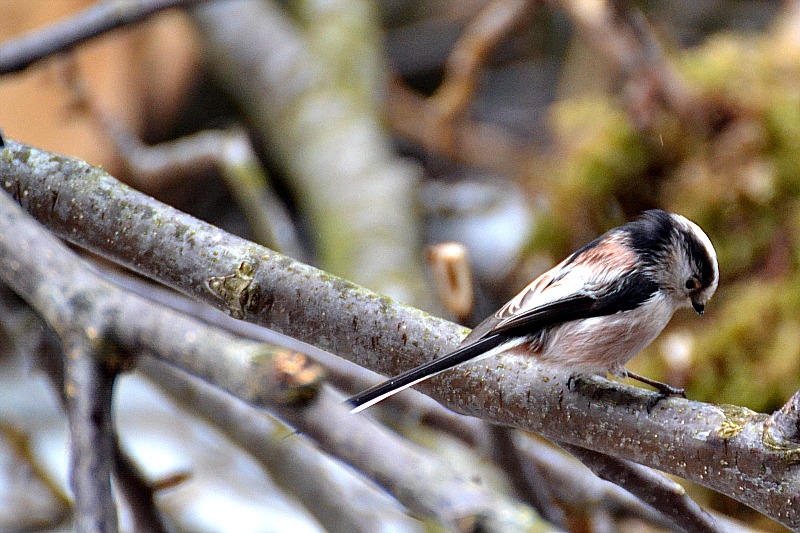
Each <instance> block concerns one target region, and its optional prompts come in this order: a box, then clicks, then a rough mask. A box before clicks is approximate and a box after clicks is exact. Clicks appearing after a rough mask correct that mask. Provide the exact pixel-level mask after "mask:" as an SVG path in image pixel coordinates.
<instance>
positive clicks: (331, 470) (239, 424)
mask: <svg viewBox="0 0 800 533" xmlns="http://www.w3.org/2000/svg"><path fill="white" fill-rule="evenodd" d="M138 370H139V371H141V372H142V373H143V374H144V375H145V376H147V377H148V378H149V379H150V380H151V381H153V382H155V383H156V384H157V385H159V386H160V387H161V388H162V389H163V390H165V391H166V392H167V393H168V394H169V395H170V396H171V397H172V398H173V399H175V400H176V401H178V402H179V403H180V404H181V405H182V406H183V407H184V408H185V409H187V410H188V411H190V412H193V413H196V414H197V415H199V416H201V417H202V418H204V419H205V420H207V421H208V422H209V423H211V424H214V425H216V426H217V427H219V428H220V429H221V430H222V431H224V432H225V434H226V435H227V436H228V437H229V438H230V439H231V440H233V441H234V442H236V443H237V444H238V445H239V446H241V447H242V448H243V449H244V450H245V451H247V452H248V453H250V454H251V455H252V456H253V457H255V458H256V459H258V460H259V461H261V463H262V464H263V465H264V466H265V467H266V468H267V470H268V471H269V472H270V474H271V475H272V476H273V477H274V478H275V479H276V481H277V482H278V483H280V485H281V486H282V487H284V488H286V489H288V490H289V491H290V492H291V493H292V494H294V495H295V496H297V497H298V498H299V499H300V501H302V502H303V503H304V504H305V506H306V507H307V508H308V510H309V511H310V512H312V513H313V514H314V516H315V517H316V518H317V520H319V521H320V523H321V524H322V525H323V526H324V527H326V528H327V529H329V530H331V531H353V532H364V533H371V532H373V531H384V530H386V529H392V530H395V529H396V530H398V531H420V530H421V529H422V526H421V524H420V523H419V522H417V521H416V520H413V519H411V518H410V517H408V516H406V515H404V514H403V513H402V512H401V508H400V507H399V506H398V505H397V503H396V502H395V501H393V500H390V499H389V498H388V497H387V496H386V494H385V493H382V492H380V491H378V490H376V488H375V486H374V485H368V484H366V483H364V481H363V479H360V478H358V477H356V476H355V475H354V473H353V471H352V470H343V469H342V468H341V465H340V464H332V461H331V460H330V458H328V457H326V456H325V455H324V454H322V453H321V452H320V451H319V450H318V449H316V448H315V447H314V446H313V445H312V444H311V443H310V442H309V441H308V440H307V439H306V438H305V437H303V436H302V435H295V434H293V430H292V429H291V428H289V427H288V426H286V425H284V424H283V423H282V422H280V421H278V420H277V419H275V418H273V417H271V416H270V415H268V414H266V413H264V412H263V411H259V410H256V409H254V408H253V407H251V406H249V405H246V404H244V403H243V402H241V401H239V400H237V399H235V398H233V397H231V396H229V395H227V394H224V393H222V392H220V391H219V390H216V389H215V388H214V387H212V386H210V385H208V384H207V383H204V382H202V381H200V380H198V379H196V378H195V379H193V378H192V377H191V376H189V375H186V374H183V373H181V372H180V371H178V370H176V369H174V368H172V367H170V366H168V365H165V364H164V363H160V362H159V361H158V360H157V359H153V358H150V357H145V358H143V359H142V360H141V361H140V364H139V366H138ZM320 487H325V490H320Z"/></svg>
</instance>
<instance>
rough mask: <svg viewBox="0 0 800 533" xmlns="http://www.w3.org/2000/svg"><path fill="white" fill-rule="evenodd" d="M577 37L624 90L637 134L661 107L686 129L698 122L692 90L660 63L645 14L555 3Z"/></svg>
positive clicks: (621, 2)
mask: <svg viewBox="0 0 800 533" xmlns="http://www.w3.org/2000/svg"><path fill="white" fill-rule="evenodd" d="M556 3H557V4H558V5H560V6H561V8H562V9H563V10H564V13H565V14H566V15H567V17H568V18H569V19H570V20H571V21H572V22H573V24H575V26H576V27H577V29H578V31H579V32H580V33H581V34H583V35H584V36H585V37H586V38H587V39H588V40H589V42H590V43H591V44H592V45H594V46H595V47H596V48H597V50H598V51H599V52H600V53H601V54H602V55H603V56H604V57H605V58H606V60H607V61H608V62H609V63H610V64H611V66H612V68H614V69H615V70H616V71H617V72H618V73H619V74H621V75H622V76H623V77H625V78H626V79H627V80H628V82H629V84H628V94H627V96H628V98H629V102H628V103H629V106H628V109H629V112H631V114H632V115H633V119H634V122H635V123H636V124H637V125H638V126H639V127H640V128H642V129H646V128H648V127H650V126H652V118H653V113H654V111H655V107H654V105H653V104H654V103H656V102H659V101H660V102H661V103H663V104H665V105H666V106H667V108H668V109H670V110H671V111H673V112H674V113H675V114H676V115H677V116H678V117H680V118H681V119H682V120H683V121H684V123H685V124H693V123H694V124H695V127H696V126H697V124H696V121H697V120H698V119H701V118H702V115H701V113H702V108H701V106H699V105H698V102H697V101H696V98H695V97H694V95H693V94H692V91H691V87H690V86H689V84H688V83H687V82H686V80H684V79H683V78H682V77H681V76H680V74H679V73H678V72H677V71H676V69H675V68H673V67H672V66H671V65H670V64H669V63H668V62H667V61H666V59H665V58H664V54H663V51H662V49H661V45H660V43H659V42H658V39H657V38H656V36H655V35H654V34H653V30H652V28H651V27H650V24H649V23H648V22H647V20H646V19H645V17H644V14H643V13H642V12H641V11H639V10H638V9H636V8H633V7H631V6H629V5H628V3H627V0H600V1H596V0H556Z"/></svg>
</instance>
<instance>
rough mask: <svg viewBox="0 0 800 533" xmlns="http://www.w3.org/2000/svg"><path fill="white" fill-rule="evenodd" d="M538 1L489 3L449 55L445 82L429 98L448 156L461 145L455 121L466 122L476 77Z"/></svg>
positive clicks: (518, 0)
mask: <svg viewBox="0 0 800 533" xmlns="http://www.w3.org/2000/svg"><path fill="white" fill-rule="evenodd" d="M537 3H538V0H492V1H491V2H489V3H488V4H487V5H486V7H484V8H483V9H482V10H481V11H480V12H479V13H478V14H477V16H476V17H475V18H474V19H472V20H471V21H470V22H469V24H468V25H467V27H466V28H465V29H464V32H463V33H462V34H461V37H460V38H459V39H458V41H457V42H456V44H455V46H454V47H453V51H452V52H450V56H449V57H448V58H447V63H446V64H445V67H444V80H442V83H441V85H440V86H439V88H438V89H437V90H436V93H434V95H433V96H431V97H430V98H429V99H428V102H429V103H430V105H431V106H432V107H433V108H435V109H437V111H438V112H437V113H436V119H437V120H438V122H439V127H438V128H436V133H434V134H435V135H436V136H437V137H439V138H440V139H441V142H442V145H443V147H445V148H446V149H447V151H448V152H449V153H451V154H452V153H454V152H455V151H456V146H457V145H459V144H461V143H460V142H459V141H460V139H458V138H456V136H455V133H457V132H459V131H460V130H459V129H457V128H456V127H455V122H457V121H459V122H460V121H466V120H467V112H468V111H469V105H470V104H471V103H472V100H473V98H474V97H475V93H476V91H477V89H478V82H479V76H480V73H481V69H482V68H483V66H484V64H485V63H486V62H487V61H488V60H489V59H490V57H491V54H492V52H494V50H495V49H496V48H497V46H499V45H500V44H501V43H502V42H503V41H504V40H505V39H506V38H507V37H508V36H509V34H510V33H512V32H514V31H516V30H517V29H518V28H520V27H522V26H524V25H525V24H526V23H527V22H528V21H529V20H530V17H531V15H532V13H533V7H534V6H535V5H536V4H537Z"/></svg>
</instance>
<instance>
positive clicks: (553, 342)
mask: <svg viewBox="0 0 800 533" xmlns="http://www.w3.org/2000/svg"><path fill="white" fill-rule="evenodd" d="M676 308H677V306H676V305H674V303H673V302H672V301H670V300H668V299H666V298H664V297H663V296H661V295H657V296H655V297H654V298H653V299H652V300H650V301H649V302H648V303H646V304H644V305H642V306H640V307H638V308H636V309H632V310H630V311H623V312H621V313H616V314H613V315H608V316H602V317H594V318H587V319H583V320H575V321H572V322H567V323H565V324H563V325H561V326H559V327H557V328H555V329H554V330H552V331H551V333H550V334H549V335H548V337H547V341H546V344H545V346H544V347H543V349H542V350H541V351H540V352H539V354H537V359H539V360H540V361H542V362H543V363H545V364H551V365H554V366H559V367H564V369H565V370H568V371H569V372H570V373H572V374H573V375H574V374H578V375H581V374H583V375H589V374H606V373H608V372H610V373H612V374H615V375H619V374H622V373H624V366H625V364H626V363H627V362H628V361H630V360H631V358H633V356H635V355H636V354H638V353H639V352H640V351H642V349H643V348H644V347H645V346H647V345H648V344H650V343H651V342H653V340H654V339H655V338H656V337H657V336H658V334H659V333H661V331H662V330H663V329H664V327H665V326H666V325H667V323H668V322H669V320H670V318H672V314H673V313H674V312H675V309H676Z"/></svg>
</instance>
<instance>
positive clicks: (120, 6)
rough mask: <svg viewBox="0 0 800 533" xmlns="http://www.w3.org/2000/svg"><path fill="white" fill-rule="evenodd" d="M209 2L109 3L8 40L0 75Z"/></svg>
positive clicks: (1, 55)
mask: <svg viewBox="0 0 800 533" xmlns="http://www.w3.org/2000/svg"><path fill="white" fill-rule="evenodd" d="M205 1H208V0H109V1H106V2H101V3H99V4H97V5H93V6H91V7H89V8H87V9H85V10H84V11H82V12H80V13H78V14H77V15H73V16H72V17H69V18H67V19H65V20H63V21H59V22H56V23H54V24H51V25H49V26H46V27H44V28H40V29H38V30H35V31H33V32H31V33H28V34H26V35H23V36H22V37H18V38H17V39H13V40H10V41H6V42H5V43H3V44H2V46H0V74H9V73H11V72H18V71H20V70H24V69H26V68H28V67H29V66H31V65H32V64H33V63H35V62H37V61H39V60H41V59H44V58H47V57H50V56H52V55H53V54H56V53H60V52H66V51H67V50H70V49H71V48H73V47H75V46H77V45H79V44H81V43H84V42H86V41H88V40H90V39H93V38H95V37H97V36H99V35H102V34H104V33H107V32H109V31H111V30H115V29H117V28H121V27H123V26H128V25H131V24H135V23H137V22H141V21H143V20H145V19H147V18H149V17H151V16H153V15H155V14H156V13H159V12H161V11H164V10H165V9H170V8H174V7H187V6H190V5H194V4H197V3H200V2H205Z"/></svg>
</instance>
